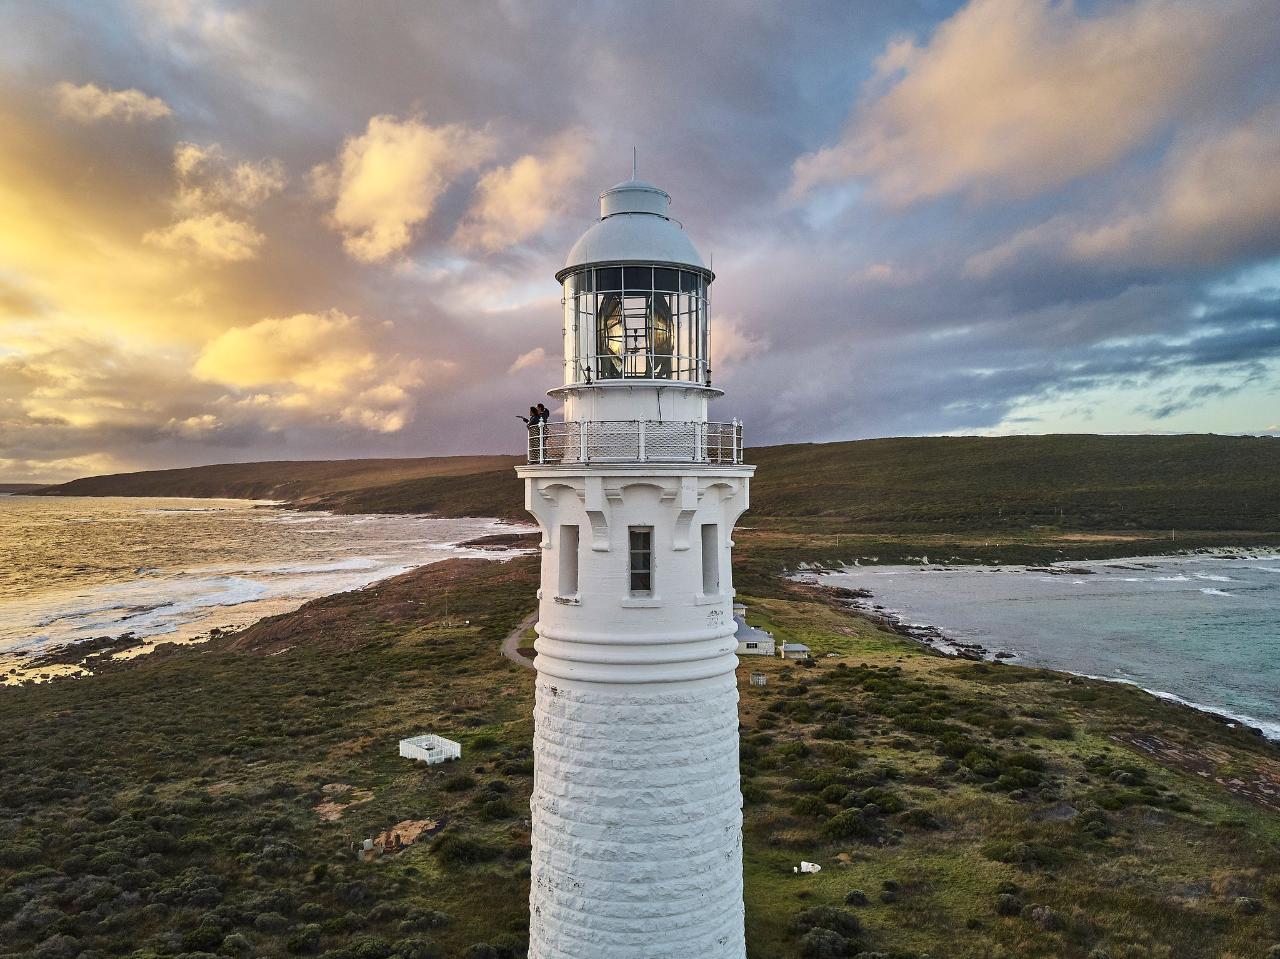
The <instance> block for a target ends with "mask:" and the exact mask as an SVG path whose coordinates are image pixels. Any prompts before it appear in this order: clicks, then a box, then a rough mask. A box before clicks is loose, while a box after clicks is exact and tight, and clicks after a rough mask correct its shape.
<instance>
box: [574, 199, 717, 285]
mask: <svg viewBox="0 0 1280 959" xmlns="http://www.w3.org/2000/svg"><path fill="white" fill-rule="evenodd" d="M670 210H671V197H670V196H669V195H668V194H667V193H666V192H664V191H663V190H660V189H658V187H656V186H654V185H653V184H652V183H645V182H644V181H643V180H635V179H631V180H626V181H624V182H622V183H619V184H618V185H617V186H614V187H611V188H609V189H608V190H605V191H604V192H603V193H601V194H600V219H599V220H598V221H597V222H596V223H594V224H592V226H591V227H590V228H588V229H587V231H586V232H585V233H583V234H582V236H581V237H579V238H578V242H577V243H575V244H574V245H573V248H572V249H571V250H570V251H569V256H568V257H567V258H566V260H565V264H564V270H562V271H561V274H560V275H561V276H563V275H564V273H566V272H568V271H570V270H572V269H574V268H575V267H580V266H585V265H588V264H592V263H626V262H644V263H674V264H681V265H685V266H692V267H697V268H700V269H705V265H704V264H703V262H702V257H701V256H699V255H698V251H697V249H696V248H695V247H694V245H693V241H692V240H690V239H689V234H688V233H686V232H685V231H684V227H682V226H681V225H680V224H679V223H678V222H676V221H675V220H673V219H671V216H670Z"/></svg>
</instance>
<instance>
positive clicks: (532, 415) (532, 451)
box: [516, 403, 551, 463]
mask: <svg viewBox="0 0 1280 959" xmlns="http://www.w3.org/2000/svg"><path fill="white" fill-rule="evenodd" d="M544 414H545V415H546V416H550V415H551V413H550V412H549V411H548V410H547V408H546V407H545V406H543V405H542V404H541V403H539V404H538V405H537V406H531V407H529V415H528V416H520V414H519V413H517V414H516V416H520V419H522V420H524V423H525V426H527V427H529V461H530V462H532V463H541V462H542V424H543V423H545V422H546V420H545V419H543V415H544Z"/></svg>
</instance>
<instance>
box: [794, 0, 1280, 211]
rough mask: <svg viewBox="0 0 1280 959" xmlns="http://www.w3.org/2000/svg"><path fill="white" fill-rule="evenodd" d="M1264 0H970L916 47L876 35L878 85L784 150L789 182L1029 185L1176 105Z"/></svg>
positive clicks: (892, 194) (987, 188) (1070, 167)
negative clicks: (831, 122) (1087, 2)
mask: <svg viewBox="0 0 1280 959" xmlns="http://www.w3.org/2000/svg"><path fill="white" fill-rule="evenodd" d="M1268 6H1269V4H1268V3H1267V0H1223V2H1220V3H1213V4H1204V3H1198V2H1189V0H1139V2H1137V3H1133V4H1125V5H1118V6H1115V7H1113V8H1111V9H1110V10H1109V11H1108V12H1105V13H1102V14H1099V15H1096V16H1088V15H1085V14H1082V13H1081V12H1079V11H1078V10H1077V9H1076V7H1075V5H1073V4H1071V3H1054V2H1051V0H974V2H972V3H970V4H969V5H967V6H966V7H964V8H963V9H962V10H961V11H960V12H958V13H957V14H955V15H954V16H953V17H952V18H951V19H950V20H948V21H946V22H945V23H943V24H942V25H941V26H940V27H939V28H938V29H937V31H936V32H935V33H934V35H933V37H932V38H931V40H930V41H929V43H928V44H927V45H925V46H917V45H915V44H914V43H913V42H911V41H903V40H899V41H895V42H894V43H892V44H890V45H889V47H888V48H887V49H886V51H885V53H884V54H883V55H882V57H881V59H880V61H879V63H878V65H877V85H878V87H879V89H873V90H872V91H871V92H870V93H869V94H868V96H867V98H866V99H865V100H864V101H863V102H862V104H861V105H860V106H859V107H858V109H857V110H855V113H854V115H853V117H852V118H851V120H850V124H849V127H848V130H847V132H846V134H845V135H844V137H843V138H842V139H841V141H840V142H839V143H838V144H836V145H835V146H832V147H828V148H826V149H823V150H819V151H817V152H816V153H810V154H808V155H806V156H802V157H800V158H799V159H798V160H797V161H796V163H795V167H794V172H795V181H794V192H795V193H796V194H798V195H803V194H804V193H806V192H807V191H809V190H810V189H812V188H813V187H815V186H819V185H821V184H824V183H830V182H839V181H842V180H846V179H849V178H854V177H866V178H869V179H870V181H871V182H872V184H873V185H874V188H875V191H876V193H877V194H878V195H879V196H880V197H881V198H882V199H884V200H887V201H889V202H892V203H912V202H915V201H918V200H921V199H925V198H929V197H936V196H940V195H943V194H947V193H952V192H957V191H964V192H971V193H975V194H978V195H997V194H1007V193H1012V194H1015V195H1018V194H1030V193H1034V192H1036V191H1039V190H1041V189H1044V188H1046V187H1051V186H1055V185H1057V184H1060V183H1063V182H1065V181H1067V180H1070V179H1072V178H1074V177H1078V176H1080V175H1082V174H1085V173H1089V172H1091V171H1094V170H1098V169H1101V168H1102V167H1104V166H1106V165H1108V164H1110V163H1112V162H1113V161H1115V160H1116V159H1117V158H1119V157H1121V156H1123V155H1125V154H1127V153H1129V152H1130V151H1132V150H1133V149H1135V148H1136V147H1137V146H1139V145H1140V144H1142V143H1143V142H1145V141H1146V140H1147V139H1148V138H1149V137H1150V136H1151V135H1152V133H1153V132H1154V131H1155V130H1156V129H1157V127H1159V126H1160V125H1161V124H1162V123H1164V122H1166V121H1167V120H1169V119H1170V117H1171V116H1172V115H1173V114H1174V113H1175V112H1176V111H1177V110H1178V109H1179V108H1181V106H1182V105H1183V103H1184V101H1185V100H1186V98H1187V97H1188V95H1189V94H1191V93H1192V92H1193V91H1195V90H1196V89H1197V87H1198V86H1200V85H1201V84H1202V83H1203V81H1204V79H1205V78H1206V76H1207V75H1208V73H1209V72H1210V71H1212V70H1213V69H1215V68H1216V60H1215V56H1214V55H1215V54H1217V53H1221V52H1222V51H1223V50H1224V49H1227V48H1230V50H1231V56H1232V57H1234V58H1236V59H1237V60H1238V61H1241V62H1243V61H1244V60H1247V59H1248V57H1250V56H1251V55H1254V54H1258V53H1259V52H1260V47H1259V44H1262V43H1264V42H1265V40H1264V39H1262V38H1263V37H1264V35H1261V34H1253V33H1252V32H1251V29H1250V24H1251V22H1254V21H1256V19H1257V18H1258V17H1260V16H1266V15H1268ZM1251 35H1253V36H1256V37H1257V40H1256V42H1254V41H1251V40H1250V39H1249V38H1250V36H1251ZM886 86H887V89H884V88H885V87H886Z"/></svg>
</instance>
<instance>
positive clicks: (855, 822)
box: [822, 809, 876, 839]
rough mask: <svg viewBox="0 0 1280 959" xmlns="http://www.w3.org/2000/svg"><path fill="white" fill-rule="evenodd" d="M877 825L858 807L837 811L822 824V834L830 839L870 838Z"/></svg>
mask: <svg viewBox="0 0 1280 959" xmlns="http://www.w3.org/2000/svg"><path fill="white" fill-rule="evenodd" d="M875 832H876V831H875V827H874V826H873V825H872V824H871V823H869V822H868V821H867V819H866V817H864V816H863V815H862V812H861V811H860V810H857V809H846V810H844V812H839V813H836V814H835V815H834V816H832V817H831V818H830V819H828V820H827V821H826V823H824V824H823V826H822V834H823V835H824V836H826V837H827V838H828V839H870V838H871V837H873V836H874V835H875Z"/></svg>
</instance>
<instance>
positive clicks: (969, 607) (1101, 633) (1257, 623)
mask: <svg viewBox="0 0 1280 959" xmlns="http://www.w3.org/2000/svg"><path fill="white" fill-rule="evenodd" d="M821 579H822V581H823V582H825V583H827V584H829V585H832V586H846V587H851V588H859V589H867V590H870V591H871V593H872V594H873V596H874V599H872V600H869V601H868V602H869V603H872V604H878V605H882V606H883V607H884V608H885V609H884V611H885V612H887V613H889V614H891V615H893V616H896V617H897V618H898V619H900V620H902V621H903V622H905V623H908V624H912V625H917V626H925V625H928V626H934V627H937V628H938V629H939V630H941V632H942V633H943V634H944V636H946V637H948V638H950V639H953V640H955V641H958V642H967V643H978V644H981V645H982V646H984V647H986V648H987V650H988V651H989V652H990V653H992V654H994V653H997V652H1007V653H1012V654H1014V657H1015V659H1014V660H1013V661H1015V662H1020V663H1024V664H1026V665H1032V666H1048V667H1051V668H1054V669H1061V670H1066V671H1069V672H1074V673H1079V674H1082V675H1086V676H1094V677H1099V678H1102V679H1111V680H1118V681H1122V682H1127V683H1133V684H1136V685H1138V686H1141V687H1143V688H1144V689H1147V690H1150V691H1151V692H1154V693H1157V694H1159V695H1162V696H1167V697H1171V698H1174V699H1178V700H1181V701H1183V702H1186V703H1189V704H1191V705H1197V706H1201V707H1204V708H1207V709H1211V710H1213V711H1215V712H1219V713H1222V714H1224V715H1227V716H1231V717H1233V718H1235V719H1239V720H1240V721H1242V722H1245V723H1248V724H1249V725H1251V726H1256V727H1258V728H1260V729H1262V731H1263V732H1264V733H1265V734H1266V735H1267V736H1269V737H1271V738H1280V555H1277V554H1275V553H1269V552H1247V551H1245V552H1239V551H1223V552H1214V553H1211V554H1203V553H1200V554H1193V555H1186V556H1161V557H1142V558H1137V559H1125V560H1107V561H1099V562H1087V563H1060V564H1055V565H1054V566H1052V567H1025V566H1002V567H989V566H962V567H938V566H858V567H854V568H851V569H847V570H845V571H843V572H841V573H833V574H829V575H823V576H821ZM942 645H945V642H944V643H943V644H942Z"/></svg>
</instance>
